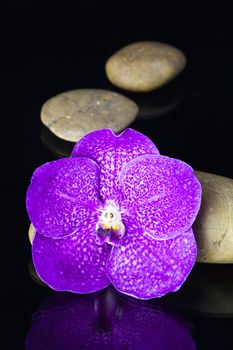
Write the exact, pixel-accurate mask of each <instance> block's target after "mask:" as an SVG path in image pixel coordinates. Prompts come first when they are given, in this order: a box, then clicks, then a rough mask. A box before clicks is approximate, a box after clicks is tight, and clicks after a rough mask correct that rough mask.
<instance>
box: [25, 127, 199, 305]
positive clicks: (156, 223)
mask: <svg viewBox="0 0 233 350" xmlns="http://www.w3.org/2000/svg"><path fill="white" fill-rule="evenodd" d="M200 202H201V186H200V183H199V182H198V180H197V178H196V176H195V174H194V172H193V169H192V168H191V167H190V166H189V165H188V164H186V163H184V162H183V161H180V160H177V159H172V158H169V157H166V156H162V155H160V154H159V151H158V149H157V148H156V146H155V145H154V144H153V143H152V141H151V140H150V139H148V138H147V137H146V136H144V135H143V134H141V133H139V132H137V131H135V130H132V129H126V130H125V131H123V132H122V133H121V134H120V135H116V134H114V133H113V132H112V131H111V130H110V129H103V130H98V131H94V132H91V133H89V134H87V135H86V136H84V137H83V138H82V139H81V140H80V141H79V142H78V143H77V144H76V145H75V147H74V149H73V152H72V155H71V157H70V158H64V159H60V160H57V161H53V162H49V163H46V164H44V165H42V166H41V167H39V168H38V169H36V171H35V172H34V174H33V177H32V180H31V184H30V186H29V188H28V192H27V199H26V205H27V210H28V214H29V217H30V220H31V222H32V224H33V226H34V227H35V230H36V234H35V236H34V239H33V242H32V256H33V262H34V265H35V269H36V271H37V273H38V275H39V277H40V278H41V279H42V281H44V282H45V283H46V284H48V285H49V286H50V287H51V288H53V289H55V290H58V291H70V292H75V293H90V292H94V291H97V290H100V289H103V288H105V287H107V286H108V285H109V284H111V283H112V284H113V285H114V286H115V288H116V289H117V290H119V291H120V292H122V293H125V294H128V295H131V296H134V297H136V298H140V299H150V298H155V297H160V296H162V295H164V294H166V293H168V292H171V291H176V290H178V289H179V288H180V286H181V285H182V284H183V282H184V281H185V279H186V278H187V276H188V274H189V272H190V271H191V269H192V267H193V265H194V262H195V259H196V252H197V249H196V242H195V239H194V235H193V231H192V224H193V222H194V220H195V218H196V215H197V213H198V210H199V207H200Z"/></svg>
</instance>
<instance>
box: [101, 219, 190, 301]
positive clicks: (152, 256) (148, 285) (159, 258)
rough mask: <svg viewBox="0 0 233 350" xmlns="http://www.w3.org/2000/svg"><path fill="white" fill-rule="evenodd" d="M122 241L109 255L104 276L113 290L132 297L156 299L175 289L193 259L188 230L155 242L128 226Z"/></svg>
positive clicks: (184, 276) (177, 287)
mask: <svg viewBox="0 0 233 350" xmlns="http://www.w3.org/2000/svg"><path fill="white" fill-rule="evenodd" d="M122 240H123V242H122V246H114V248H113V250H112V252H111V255H110V258H109V261H108V264H107V269H106V273H107V275H108V277H109V279H110V280H111V282H112V283H113V285H114V286H115V287H116V289H117V290H119V291H120V292H122V293H125V294H128V295H131V296H134V297H136V298H140V299H150V298H156V297H160V296H162V295H164V294H166V293H168V292H170V291H176V290H178V289H179V288H180V286H181V285H182V283H183V282H184V281H185V279H186V277H187V276H188V274H189V272H190V271H191V269H192V267H193V265H194V262H195V260H196V242H195V239H194V235H193V231H192V229H189V230H188V231H187V232H185V233H184V234H183V235H180V236H178V237H176V238H173V239H169V240H165V241H159V240H156V239H152V238H150V237H148V236H146V235H143V233H142V231H137V230H135V228H134V226H133V225H132V226H131V228H129V229H128V235H125V236H124V238H123V239H122Z"/></svg>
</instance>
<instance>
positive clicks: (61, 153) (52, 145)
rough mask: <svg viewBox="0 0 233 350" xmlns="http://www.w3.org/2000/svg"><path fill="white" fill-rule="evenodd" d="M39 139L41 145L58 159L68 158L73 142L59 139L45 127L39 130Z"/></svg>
mask: <svg viewBox="0 0 233 350" xmlns="http://www.w3.org/2000/svg"><path fill="white" fill-rule="evenodd" d="M40 138H41V142H42V143H43V145H44V146H45V147H46V148H48V149H49V150H50V151H51V152H52V153H53V154H54V155H55V156H56V157H59V158H63V157H69V156H70V154H71V152H72V149H73V147H74V145H75V144H74V142H69V141H65V140H62V139H60V138H59V137H57V136H56V135H54V134H53V133H52V132H51V131H49V129H48V128H46V127H45V126H42V128H41V134H40Z"/></svg>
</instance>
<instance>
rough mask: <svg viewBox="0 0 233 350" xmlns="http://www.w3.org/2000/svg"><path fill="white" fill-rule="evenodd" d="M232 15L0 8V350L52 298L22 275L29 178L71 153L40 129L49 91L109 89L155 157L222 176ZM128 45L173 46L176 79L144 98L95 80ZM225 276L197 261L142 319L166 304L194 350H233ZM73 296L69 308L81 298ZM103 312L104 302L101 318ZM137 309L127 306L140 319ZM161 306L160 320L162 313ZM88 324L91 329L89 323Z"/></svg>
mask: <svg viewBox="0 0 233 350" xmlns="http://www.w3.org/2000/svg"><path fill="white" fill-rule="evenodd" d="M232 17H233V16H232V12H231V11H230V8H229V6H228V5H227V4H226V3H224V2H221V3H218V4H217V5H214V4H213V3H211V4H208V3H206V2H205V4H198V3H197V2H194V1H190V2H186V4H181V3H179V4H177V3H176V2H168V1H167V2H166V1H165V2H163V4H160V5H159V4H157V3H156V2H149V1H142V2H138V3H136V2H128V3H127V2H126V1H124V2H121V1H118V2H115V1H112V2H111V1H108V2H107V1H102V2H100V1H99V2H97V1H77V2H76V6H75V7H72V6H71V5H70V4H68V3H67V2H63V3H62V4H58V3H57V2H56V1H47V3H46V4H45V5H42V3H40V4H35V3H33V2H29V1H25V2H20V3H19V2H17V3H14V2H4V4H3V5H2V8H1V34H3V35H2V40H1V51H2V53H1V61H2V62H1V74H0V81H1V105H0V125H1V138H0V140H1V155H2V162H1V172H0V179H1V223H2V230H1V254H0V256H1V258H0V259H1V261H0V276H1V288H0V295H1V331H2V335H1V337H0V344H1V343H2V344H1V345H2V346H1V348H5V349H6V348H9V349H11V348H12V349H13V348H14V349H23V348H24V344H25V339H26V337H28V334H29V329H30V325H31V318H32V315H33V314H34V313H35V312H36V310H37V309H38V307H39V305H40V304H41V303H42V302H45V301H46V299H47V298H48V296H50V295H53V294H54V292H53V291H51V290H49V289H48V288H46V287H44V286H40V285H38V284H37V283H35V279H33V278H32V277H31V273H30V272H29V263H30V260H31V252H30V243H29V241H28V236H27V230H28V226H29V220H28V217H27V213H26V210H25V192H26V189H27V186H28V184H29V180H30V177H31V174H32V172H33V170H34V169H35V168H36V167H37V166H39V165H41V164H42V163H44V162H46V161H50V160H53V159H56V158H58V157H61V156H66V155H68V154H69V151H70V149H71V147H72V145H70V144H69V143H67V142H62V141H61V140H59V139H58V138H56V137H55V136H54V135H52V134H51V133H49V132H48V130H46V129H45V128H44V127H43V126H42V124H41V122H40V108H41V106H42V104H43V103H44V102H45V101H46V100H47V99H48V98H49V97H51V96H53V95H54V94H57V93H59V92H62V91H66V90H69V89H73V88H84V87H85V88H88V87H91V88H108V89H111V90H114V91H119V92H121V93H123V94H125V95H128V96H130V97H131V98H132V99H134V100H135V101H136V102H137V103H138V104H139V106H140V118H138V119H137V120H136V121H135V122H134V123H133V124H132V125H131V127H132V128H134V129H136V130H139V131H141V132H143V133H145V134H146V135H148V136H149V137H150V138H152V140H153V141H154V142H155V143H156V145H157V146H158V148H159V149H160V151H161V153H162V154H166V155H169V156H171V157H176V158H179V159H182V160H184V161H186V162H188V163H189V164H191V165H192V166H193V168H194V169H198V170H202V171H207V172H212V173H216V174H220V175H224V176H227V177H230V178H233V167H232V150H233V138H232V115H233V102H232V101H233V98H232V91H233V90H232V86H233V64H232V62H233V46H232V45H233V44H232V26H233V20H232V19H233V18H232ZM138 40H158V41H162V42H167V43H170V44H173V45H175V46H177V47H179V48H180V49H182V50H183V51H184V52H185V54H186V56H187V62H188V64H187V67H186V69H185V71H184V72H183V73H182V74H181V75H180V77H179V78H178V79H176V80H175V81H173V82H172V83H170V84H169V85H167V86H166V87H164V88H161V89H160V90H158V91H154V92H151V93H148V94H131V93H127V92H125V91H121V90H120V89H115V88H114V86H112V85H111V84H110V83H109V82H108V80H107V78H106V76H105V73H104V64H105V61H106V59H107V58H108V57H109V55H111V54H112V53H113V52H114V51H116V50H117V49H118V48H120V47H122V46H123V45H126V44H128V43H131V42H134V41H138ZM232 277H233V268H232V266H230V265H229V266H214V265H211V266H206V265H205V266H203V265H200V264H197V265H196V266H195V268H194V270H193V271H192V273H191V274H190V276H189V278H188V280H187V282H186V283H185V285H184V286H183V288H182V289H181V290H180V291H179V292H177V293H176V294H174V295H170V296H167V297H165V298H162V299H160V300H156V301H152V302H148V305H147V307H148V308H149V309H150V310H152V311H150V313H152V314H153V317H152V318H153V320H154V318H156V314H155V312H154V311H153V310H154V309H153V308H154V304H156V305H157V306H158V304H159V305H160V306H161V308H163V307H164V303H165V304H166V307H167V305H169V310H170V308H171V307H172V309H173V311H172V312H173V313H174V314H175V315H177V314H179V317H181V318H182V319H183V318H185V320H186V321H185V322H188V324H189V328H188V331H189V332H190V334H191V335H192V337H193V341H194V344H196V348H197V349H220V348H221V349H232V348H233V333H232V330H233V285H232V282H231V281H232ZM71 298H72V297H71ZM75 298H76V299H75V300H76V301H77V302H78V303H81V302H82V300H84V299H85V297H80V298H79V297H75ZM82 298H84V299H82ZM92 298H94V299H95V296H94V297H93V296H92ZM124 303H126V304H127V303H130V300H128V299H126V300H124ZM109 305H110V306H109ZM111 305H112V303H110V304H107V306H106V307H107V310H108V308H110V310H111V307H112V306H111ZM140 308H141V306H140V303H138V304H137V310H139V314H140V312H141V311H140ZM167 310H168V309H166V311H165V314H166V313H167V314H168V315H170V311H167ZM153 312H154V313H153ZM97 316H98V313H97ZM106 317H107V318H108V317H109V316H108V311H107V316H106V315H105V316H101V317H100V321H99V322H100V323H101V322H102V321H103V320H104V322H107V321H106ZM168 317H170V316H168ZM172 317H173V316H172ZM111 322H112V321H111ZM101 324H102V323H101ZM95 325H96V327H97V328H95V332H96V329H97V330H98V327H99V326H98V322H97V324H95ZM101 327H102V326H101ZM101 327H100V328H101ZM111 327H113V326H111ZM113 328H114V327H113ZM113 328H112V329H113ZM149 328H150V327H149ZM101 329H102V328H101ZM105 331H106V329H105ZM108 331H109V330H108ZM146 335H147V333H146V330H145V331H144V333H143V336H144V337H145V338H146ZM150 335H151V329H150ZM127 339H128V338H127ZM150 339H151V342H152V344H154V348H155V349H156V348H158V349H159V348H161V349H162V347H159V345H158V342H157V343H156V341H158V338H156V337H153V336H151V338H150ZM156 339H157V340H156ZM161 341H162V340H161ZM116 344H117V343H116ZM33 346H34V345H33ZM54 348H55V349H56V347H55V346H54ZM60 348H61V347H60ZM60 348H59V349H60ZM126 348H127V347H126ZM128 348H129V347H128Z"/></svg>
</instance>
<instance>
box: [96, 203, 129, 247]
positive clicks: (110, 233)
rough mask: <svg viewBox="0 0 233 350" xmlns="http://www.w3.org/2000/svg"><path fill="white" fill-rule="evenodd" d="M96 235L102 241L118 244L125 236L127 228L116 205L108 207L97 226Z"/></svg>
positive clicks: (103, 211) (102, 212)
mask: <svg viewBox="0 0 233 350" xmlns="http://www.w3.org/2000/svg"><path fill="white" fill-rule="evenodd" d="M96 233H97V235H98V236H99V238H101V241H103V242H106V243H109V244H113V245H114V244H116V243H117V242H118V241H119V240H120V239H121V238H122V237H123V236H124V234H125V226H124V224H123V222H122V218H121V214H120V212H119V210H118V209H117V208H116V206H114V205H107V206H106V207H105V208H104V209H103V210H102V211H101V215H100V217H99V221H98V223H97V224H96Z"/></svg>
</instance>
